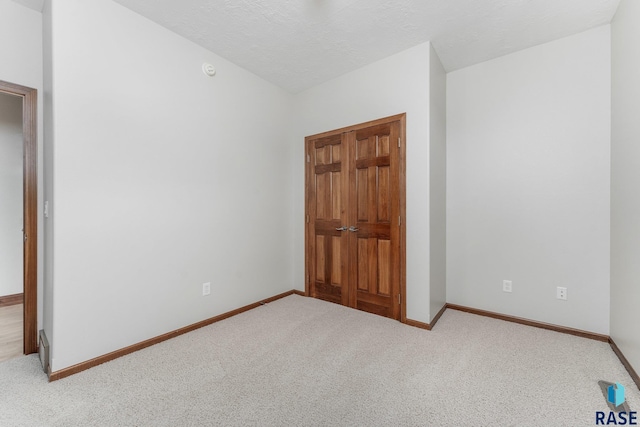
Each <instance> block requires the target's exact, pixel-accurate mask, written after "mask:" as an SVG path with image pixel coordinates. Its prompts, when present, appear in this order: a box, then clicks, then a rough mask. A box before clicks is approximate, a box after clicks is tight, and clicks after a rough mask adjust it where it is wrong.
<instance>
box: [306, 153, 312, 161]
mask: <svg viewBox="0 0 640 427" xmlns="http://www.w3.org/2000/svg"><path fill="white" fill-rule="evenodd" d="M310 162H311V156H310V155H308V154H307V163H310Z"/></svg>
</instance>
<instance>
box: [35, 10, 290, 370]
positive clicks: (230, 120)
mask: <svg viewBox="0 0 640 427" xmlns="http://www.w3.org/2000/svg"><path fill="white" fill-rule="evenodd" d="M49 10H50V12H51V40H52V46H51V53H52V64H50V69H51V72H52V79H51V82H50V83H51V91H52V92H51V94H52V100H51V103H52V107H53V112H54V114H53V116H52V117H51V118H50V119H51V121H52V125H53V126H52V138H53V144H54V150H53V165H52V166H53V171H52V173H53V193H52V194H53V196H54V197H53V200H51V201H52V209H53V210H52V214H53V217H52V218H51V219H52V220H53V228H54V230H53V233H54V235H55V240H54V248H53V250H54V252H55V257H54V259H53V292H54V300H53V325H54V328H53V329H54V330H53V338H54V339H53V342H52V351H53V360H52V369H53V370H54V371H56V370H60V369H62V368H65V367H68V366H70V365H73V364H75V363H78V362H82V361H85V360H88V359H90V358H93V357H96V356H99V355H102V354H105V353H108V352H110V351H113V350H116V349H119V348H122V347H125V346H128V345H131V344H134V343H137V342H140V341H142V340H145V339H148V338H151V337H154V336H157V335H160V334H162V333H165V332H168V331H171V330H174V329H176V328H179V327H182V326H185V325H189V324H192V323H194V322H197V321H200V320H203V319H206V318H210V317H212V316H215V315H217V314H220V313H223V312H227V311H229V310H232V309H235V308H238V307H240V306H243V305H246V304H249V303H252V302H255V301H258V300H260V299H263V298H265V297H270V296H273V295H276V294H278V293H281V292H285V291H288V290H291V289H292V288H293V284H292V283H291V275H290V274H288V273H286V272H290V271H292V268H293V266H292V253H291V242H292V238H293V237H292V235H291V231H290V229H291V226H290V224H291V223H292V218H291V211H290V210H288V209H283V207H284V206H291V205H292V196H291V193H292V188H291V187H292V184H291V181H290V177H291V169H290V167H289V165H290V164H291V163H292V162H291V159H290V158H289V157H288V156H289V152H290V150H289V142H290V138H289V137H290V134H289V125H290V123H291V122H290V114H291V97H290V95H288V94H286V93H285V92H283V91H282V90H280V89H278V88H277V87H275V86H273V85H272V84H269V83H267V82H265V81H264V80H262V79H260V78H258V77H256V76H255V75H253V74H250V73H249V72H247V71H245V70H243V69H241V68H239V67H237V66H235V65H233V64H231V63H229V62H228V61H225V60H224V59H222V58H220V57H218V56H216V55H215V54H213V53H211V52H209V51H207V50H205V49H203V48H200V47H198V46H197V45H195V44H193V43H191V42H189V41H187V40H186V39H184V38H182V37H179V36H177V35H175V34H173V33H171V32H170V31H168V30H166V29H164V28H162V27H160V26H158V25H156V24H153V23H152V22H151V21H148V20H147V19H145V18H142V17H141V16H139V15H137V14H135V13H133V12H131V11H130V10H128V9H125V8H124V7H122V6H120V5H118V4H116V3H114V2H112V1H110V0H95V1H91V2H86V1H84V0H68V1H65V2H53V3H51V2H48V4H47V5H46V6H45V14H46V15H48V13H49ZM205 61H208V62H211V63H212V64H214V65H215V66H216V67H217V70H218V72H217V75H216V76H215V77H214V78H210V77H207V76H205V75H204V74H203V73H202V71H201V65H202V63H203V62H205ZM48 67H49V66H48ZM204 282H211V295H210V296H207V297H203V296H202V295H201V289H202V284H203V283H204Z"/></svg>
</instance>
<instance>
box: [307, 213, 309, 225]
mask: <svg viewBox="0 0 640 427" xmlns="http://www.w3.org/2000/svg"><path fill="white" fill-rule="evenodd" d="M307 224H309V215H307Z"/></svg>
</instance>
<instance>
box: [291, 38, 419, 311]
mask: <svg viewBox="0 0 640 427" xmlns="http://www.w3.org/2000/svg"><path fill="white" fill-rule="evenodd" d="M429 49H430V44H429V43H424V44H421V45H418V46H416V47H413V48H411V49H408V50H406V51H404V52H400V53H398V54H396V55H393V56H391V57H388V58H386V59H383V60H381V61H378V62H375V63H373V64H371V65H368V66H366V67H363V68H361V69H359V70H356V71H353V72H350V73H348V74H345V75H343V76H341V77H338V78H336V79H333V80H331V81H329V82H326V83H324V84H321V85H319V86H316V87H314V88H312V89H309V90H307V91H304V92H301V93H299V94H298V95H297V96H296V99H295V108H294V116H293V124H294V125H293V131H294V140H293V149H294V153H293V160H292V162H293V165H294V170H293V175H292V181H293V182H294V183H295V187H294V200H293V219H294V223H293V226H294V239H295V240H294V248H293V249H294V250H293V253H294V260H293V262H294V264H293V265H294V285H295V287H296V289H299V290H304V137H305V136H308V135H313V134H316V133H319V132H324V131H329V130H333V129H338V128H341V127H345V126H349V125H354V124H358V123H362V122H366V121H370V120H375V119H379V118H382V117H387V116H391V115H395V114H399V113H404V112H406V113H407V213H406V220H407V242H406V247H407V316H408V317H409V318H411V319H413V320H418V321H421V322H429V320H430V314H429V298H430V295H429V199H428V194H429V71H430V70H429Z"/></svg>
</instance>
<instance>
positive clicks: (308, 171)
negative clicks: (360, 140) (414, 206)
mask: <svg viewBox="0 0 640 427" xmlns="http://www.w3.org/2000/svg"><path fill="white" fill-rule="evenodd" d="M406 121H407V114H406V113H402V114H397V115H394V116H389V117H384V118H381V119H377V120H372V121H370V122H365V123H360V124H357V125H353V126H347V127H344V128H340V129H335V130H331V131H328V132H322V133H318V134H315V135H309V136H307V137H305V139H304V157H305V158H304V166H305V185H304V215H305V220H304V221H305V233H304V240H305V241H304V248H305V249H304V251H305V254H304V277H305V279H304V281H305V285H304V289H305V295H306V296H310V295H311V277H310V273H309V270H310V268H309V266H310V262H311V258H310V245H309V242H310V241H311V238H312V236H310V235H309V233H310V229H311V227H310V225H309V221H310V219H309V215H310V213H309V203H310V200H309V195H310V193H311V191H310V189H311V182H312V178H313V168H312V167H311V165H310V163H309V162H308V159H309V156H310V153H309V152H308V151H307V146H308V141H310V140H314V139H319V138H325V137H328V136H332V135H336V134H343V133H347V132H352V131H358V130H360V129H364V128H368V127H372V126H377V125H382V124H387V123H392V122H400V151H399V158H398V162H399V174H400V176H399V188H400V194H399V199H400V254H399V256H400V284H399V286H400V321H401V322H402V323H406V322H407V268H406V265H407V262H406V259H407V246H406V235H407V221H406V211H407V197H406V196H407V173H406V153H407V147H406V145H407V144H406V141H407V134H406V128H407V126H406Z"/></svg>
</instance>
